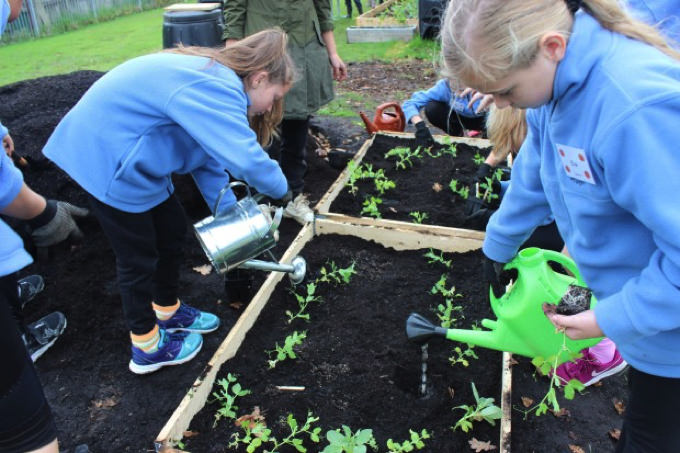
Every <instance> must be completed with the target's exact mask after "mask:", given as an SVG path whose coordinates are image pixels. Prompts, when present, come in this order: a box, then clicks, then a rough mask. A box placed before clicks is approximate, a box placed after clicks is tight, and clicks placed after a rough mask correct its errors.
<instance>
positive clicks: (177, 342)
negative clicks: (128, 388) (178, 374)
mask: <svg viewBox="0 0 680 453" xmlns="http://www.w3.org/2000/svg"><path fill="white" fill-rule="evenodd" d="M160 336H161V339H160V343H159V345H158V351H156V352H152V353H148V354H147V353H146V352H144V351H142V350H141V349H139V348H137V347H135V346H132V359H131V360H130V364H129V368H130V371H132V372H133V373H135V374H147V373H153V372H154V371H157V370H159V369H161V368H163V367H164V366H168V365H179V364H180V363H184V362H188V361H189V360H191V359H193V358H194V357H196V354H198V351H200V350H201V346H203V337H202V336H201V335H200V334H197V333H189V334H185V333H183V332H179V333H168V332H166V331H165V330H163V329H160Z"/></svg>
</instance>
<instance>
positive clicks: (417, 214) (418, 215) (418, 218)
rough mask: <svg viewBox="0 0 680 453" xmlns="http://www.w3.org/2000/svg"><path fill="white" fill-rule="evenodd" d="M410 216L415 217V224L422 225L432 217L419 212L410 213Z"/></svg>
mask: <svg viewBox="0 0 680 453" xmlns="http://www.w3.org/2000/svg"><path fill="white" fill-rule="evenodd" d="M408 215H410V216H411V217H413V223H418V224H421V223H423V222H424V221H425V220H427V218H428V217H430V216H429V215H428V214H427V212H419V211H413V212H409V213H408Z"/></svg>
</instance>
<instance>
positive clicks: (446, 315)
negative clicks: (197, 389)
mask: <svg viewBox="0 0 680 453" xmlns="http://www.w3.org/2000/svg"><path fill="white" fill-rule="evenodd" d="M432 289H433V290H434V288H432ZM454 289H455V288H454ZM457 296H458V297H462V296H461V295H460V294H457ZM454 312H461V313H462V312H463V307H461V306H460V305H453V300H452V299H450V298H447V299H446V300H445V301H444V303H443V304H438V305H437V309H436V310H435V314H436V315H437V318H439V325H440V326H442V327H443V328H445V329H449V328H451V327H453V325H454V324H455V322H456V321H458V319H457V318H454V317H453V313H454Z"/></svg>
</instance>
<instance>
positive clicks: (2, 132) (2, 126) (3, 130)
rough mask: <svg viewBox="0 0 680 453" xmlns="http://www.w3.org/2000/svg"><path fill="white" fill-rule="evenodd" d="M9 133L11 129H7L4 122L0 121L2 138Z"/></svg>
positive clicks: (0, 137) (0, 136)
mask: <svg viewBox="0 0 680 453" xmlns="http://www.w3.org/2000/svg"><path fill="white" fill-rule="evenodd" d="M7 134H9V130H7V128H6V127H5V126H4V125H3V124H2V123H0V139H3V138H5V135H7Z"/></svg>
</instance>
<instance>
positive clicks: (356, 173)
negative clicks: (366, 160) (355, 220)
mask: <svg viewBox="0 0 680 453" xmlns="http://www.w3.org/2000/svg"><path fill="white" fill-rule="evenodd" d="M347 171H348V172H349V178H348V179H347V182H346V183H345V185H346V186H347V187H349V193H351V194H352V195H356V193H357V192H358V191H359V187H358V186H357V182H358V181H359V180H360V179H361V165H359V164H357V163H356V161H354V160H351V161H349V163H348V164H347Z"/></svg>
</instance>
